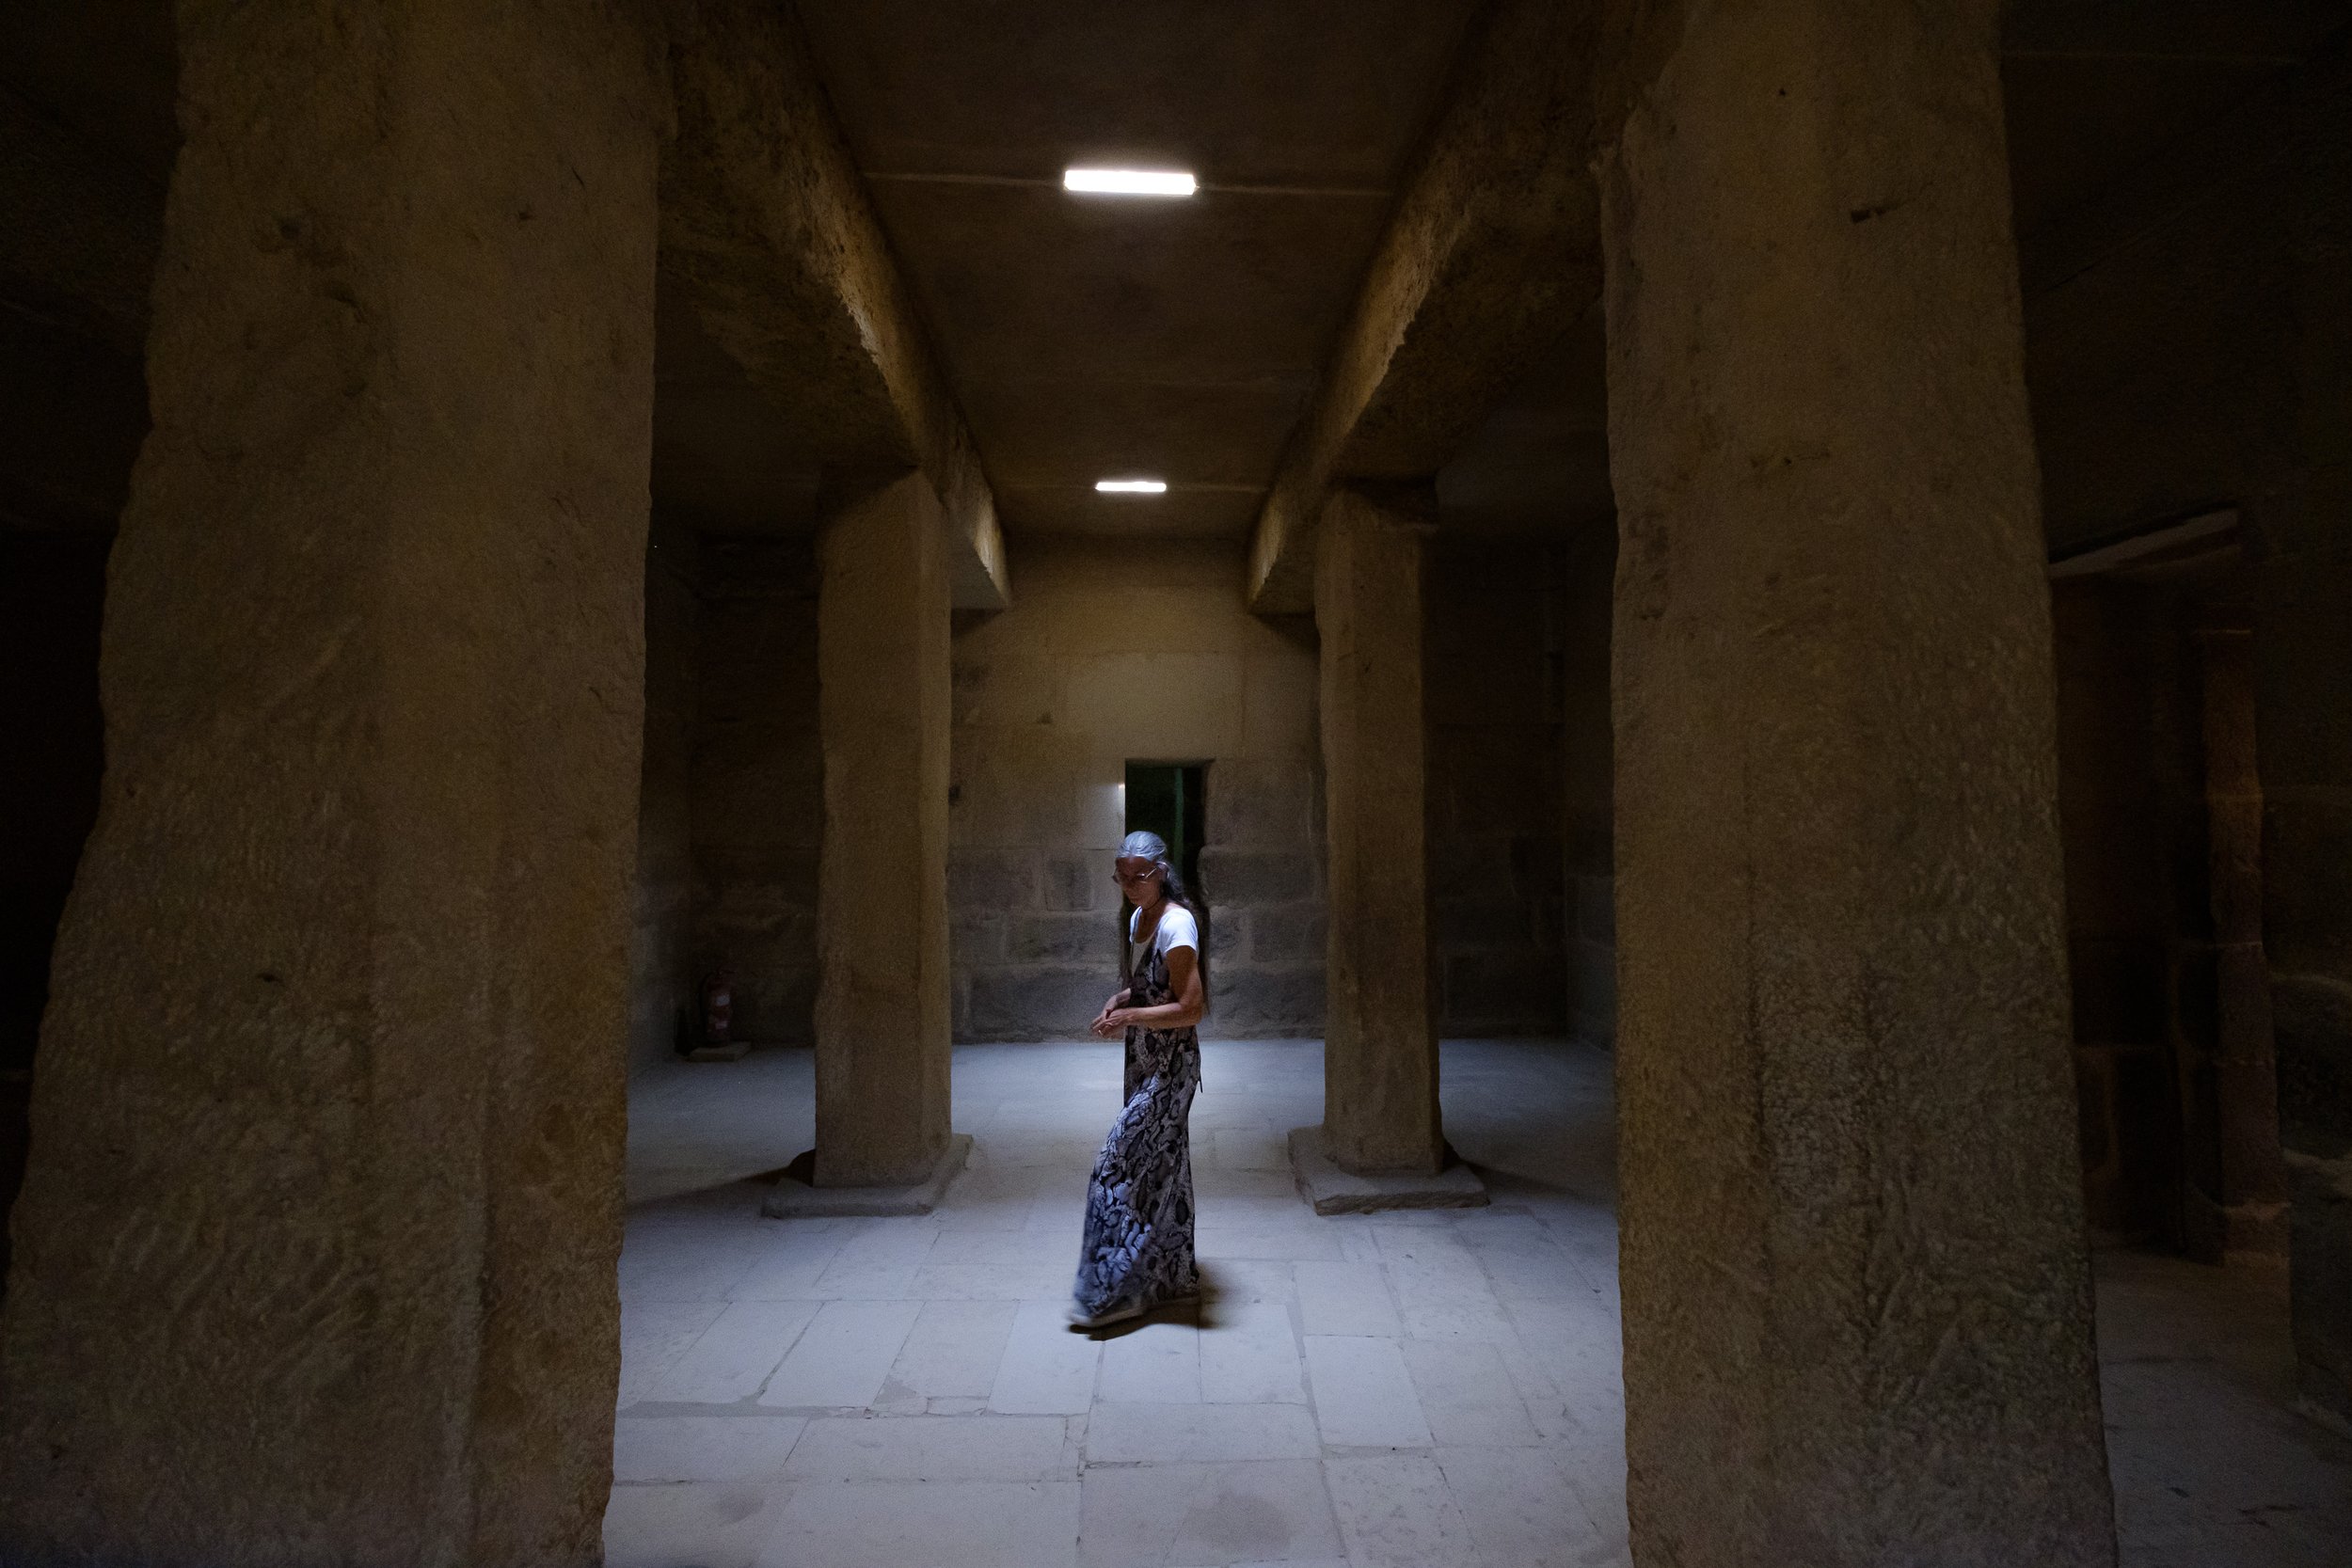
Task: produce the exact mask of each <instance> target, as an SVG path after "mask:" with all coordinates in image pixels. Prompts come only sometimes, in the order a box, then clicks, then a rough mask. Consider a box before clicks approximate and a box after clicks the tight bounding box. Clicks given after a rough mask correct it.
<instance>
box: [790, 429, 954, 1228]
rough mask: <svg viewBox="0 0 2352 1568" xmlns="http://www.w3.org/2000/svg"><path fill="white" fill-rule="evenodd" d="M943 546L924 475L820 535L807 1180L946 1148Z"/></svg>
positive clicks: (894, 1164)
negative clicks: (811, 1137) (814, 970)
mask: <svg viewBox="0 0 2352 1568" xmlns="http://www.w3.org/2000/svg"><path fill="white" fill-rule="evenodd" d="M945 558H946V526H945V523H944V520H943V519H942V517H941V515H940V508H939V499H938V497H937V496H935V495H933V494H932V492H931V487H930V481H929V480H927V479H925V478H924V477H923V476H922V475H921V474H909V475H907V476H905V477H904V478H901V479H899V480H897V481H895V482H894V483H890V484H888V485H885V486H884V487H882V489H880V490H878V491H875V492H874V493H872V494H871V495H868V496H866V497H865V498H863V499H859V500H857V501H855V502H853V503H851V504H850V505H849V506H848V507H846V508H845V509H844V510H843V511H842V512H841V513H840V514H839V515H836V516H834V518H832V519H831V520H830V521H829V522H828V523H827V524H826V527H825V531H824V534H823V536H822V538H821V539H820V540H819V541H818V572H819V574H820V579H821V580H820V585H819V588H818V610H817V659H818V671H819V680H818V686H819V691H818V726H819V730H820V733H821V735H822V736H823V742H824V801H825V805H824V847H823V851H822V855H821V859H820V861H819V864H818V891H817V930H818V939H817V949H818V989H817V1165H816V1172H815V1178H814V1184H815V1185H817V1186H819V1187H892V1186H904V1185H907V1184H909V1183H911V1182H915V1181H920V1180H923V1179H924V1178H926V1177H927V1176H929V1175H930V1173H931V1171H932V1170H933V1168H934V1167H935V1166H936V1165H937V1164H938V1162H939V1157H940V1155H941V1154H942V1153H944V1152H945V1151H946V1147H947V1135H948V1125H947V1124H948V1085H947V1059H948V1022H949V1020H948V996H949V989H948V976H947V743H948V649H947V638H948V616H949V609H948V603H947V567H946V559H945Z"/></svg>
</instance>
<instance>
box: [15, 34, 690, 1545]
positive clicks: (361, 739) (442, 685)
mask: <svg viewBox="0 0 2352 1568" xmlns="http://www.w3.org/2000/svg"><path fill="white" fill-rule="evenodd" d="M643 21H644V19H643V18H641V17H640V16H638V15H637V14H636V13H635V12H633V11H632V9H631V8H629V7H628V6H626V5H622V6H614V5H589V4H576V3H569V0H534V3H531V4H525V5H517V6H499V7H489V6H480V5H476V4H473V3H471V0H415V3H413V4H404V5H401V6H397V7H389V8H372V7H307V6H266V5H263V6H193V5H192V6H183V7H181V8H179V13H178V24H179V38H178V42H179V50H178V55H179V111H180V123H181V127H182V130H183V133H184V140H183V146H182V150H181V152H180V155H179V162H178V165H177V167H176V169H175V171H174V173H173V177H172V182H171V190H170V196H169V203H168V209H167V218H166V226H165V242H164V250H163V258H162V262H161V267H160V270H159V273H158V276H157V278H156V285H155V293H154V316H153V328H152V335H151V340H150V344H149V361H148V383H149V388H150V393H151V406H152V410H153V416H154V424H153V430H152V433H151V435H150V436H149V437H148V440H147V443H146V446H145V448H144V450H143V451H142V452H141V454H140V457H139V461H138V466H137V468H136V471H135V474H134V476H133V479H132V483H131V491H130V499H129V503H128V505H127V507H126V509H125V511H124V514H123V516H122V521H121V528H120V532H119V537H118V538H117V541H116V543H115V546H114V553H113V558H112V562H111V565H110V571H109V581H108V593H107V602H106V612H105V631H104V642H103V652H102V656H101V663H100V680H101V686H102V690H103V701H104V705H105V711H106V774H105V781H104V785H103V801H102V806H101V812H100V816H99V820H98V825H97V828H96V830H95V832H93V833H92V835H91V837H90V839H89V841H88V845H87V848H86V850H85V852H84V855H83V859H82V863H81V867H80V873H79V876H78V879H77V880H76V883H75V886H74V890H73V895H72V902H71V904H70V905H69V907H68V909H67V911H66V914H65V917H64V920H63V923H62V925H61V927H60V929H59V932H58V939H57V947H56V960H55V969H54V977H55V984H54V987H53V990H52V1002H51V1005H50V1008H49V1011H48V1015H47V1017H46V1020H45V1022H44V1030H43V1037H42V1041H41V1049H40V1065H39V1070H38V1073H37V1076H36V1082H35V1084H34V1087H33V1115H32V1127H33V1142H32V1157H31V1162H30V1168H29V1171H28V1174H27V1181H26V1184H25V1188H24V1196H23V1197H22V1198H21V1199H20V1201H19V1202H18V1204H17V1206H16V1210H15V1213H14V1216H13V1224H14V1227H15V1237H16V1242H17V1246H18V1251H17V1255H16V1259H15V1266H14V1269H13V1272H12V1274H11V1275H10V1279H9V1288H8V1300H7V1307H6V1316H5V1323H0V1560H7V1561H8V1562H63V1561H68V1560H71V1561H76V1562H80V1561H86V1560H87V1561H106V1562H125V1563H129V1562H141V1563H162V1562H175V1563H177V1562H186V1563H195V1562H221V1563H227V1562H236V1563H249V1564H292V1563H315V1562H324V1561H334V1562H340V1563H350V1564H383V1565H387V1568H390V1565H395V1564H398V1565H408V1564H417V1563H459V1562H481V1563H489V1562H497V1563H512V1564H550V1565H553V1564H577V1563H580V1562H589V1561H594V1560H596V1554H597V1551H598V1543H599V1531H600V1524H601V1519H602V1514H603V1511H604V1502H605V1496H606V1492H607V1489H608V1486H609V1483H610V1480H611V1474H612V1449H611V1444H612V1397H613V1389H614V1386H615V1381H616V1378H617V1375H618V1367H619V1304H618V1297H617V1291H616V1287H615V1281H614V1270H615V1264H616V1260H617V1258H618V1254H619V1250H620V1238H621V1212H622V1210H621V1192H622V1168H621V1166H622V1146H623V1133H624V1110H623V1087H624V1081H625V1073H626V1069H625V1061H624V1047H623V1041H624V1031H625V1027H626V1019H627V998H626V985H627V974H628V962H627V935H628V885H629V878H630V871H631V864H630V863H631V859H632V854H633V848H634V842H635V818H636V798H637V772H638V728H639V716H640V703H641V698H640V693H641V690H642V683H643V662H644V659H643V624H642V610H641V605H642V600H641V584H642V578H643V563H644V546H645V520H646V485H647V476H648V471H649V467H650V461H651V428H652V397H653V290H654V255H655V245H656V214H655V174H656V165H657V157H658V150H659V137H660V123H661V119H662V117H663V106H662V103H661V89H660V82H659V79H658V74H657V71H656V70H655V64H656V62H657V61H658V58H659V52H658V46H657V42H656V40H655V39H654V37H653V36H652V35H651V34H650V33H649V32H647V31H646V30H645V29H644V26H643V25H642V23H643Z"/></svg>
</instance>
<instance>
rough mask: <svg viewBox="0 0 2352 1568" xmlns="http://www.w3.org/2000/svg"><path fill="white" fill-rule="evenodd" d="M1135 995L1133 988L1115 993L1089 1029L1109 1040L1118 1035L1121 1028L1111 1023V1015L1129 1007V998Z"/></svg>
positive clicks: (1095, 1016) (1124, 988) (1123, 988)
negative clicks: (1124, 1007)
mask: <svg viewBox="0 0 2352 1568" xmlns="http://www.w3.org/2000/svg"><path fill="white" fill-rule="evenodd" d="M1133 995H1135V989H1134V988H1133V987H1122V988H1120V990H1117V991H1115V992H1113V993H1112V996H1111V999H1110V1000H1109V1001H1108V1002H1105V1003H1104V1004H1103V1010H1102V1011H1101V1012H1099V1013H1096V1014H1095V1015H1094V1022H1092V1023H1089V1024H1088V1025H1087V1027H1088V1028H1089V1029H1090V1030H1092V1031H1093V1032H1094V1033H1095V1034H1097V1035H1100V1036H1103V1037H1104V1038H1108V1037H1110V1036H1112V1035H1116V1034H1118V1033H1119V1026H1118V1025H1116V1024H1114V1023H1112V1022H1111V1014H1113V1013H1115V1012H1117V1011H1118V1010H1119V1009H1120V1008H1121V1007H1123V1006H1126V1005H1127V998H1129V997H1131V996H1133Z"/></svg>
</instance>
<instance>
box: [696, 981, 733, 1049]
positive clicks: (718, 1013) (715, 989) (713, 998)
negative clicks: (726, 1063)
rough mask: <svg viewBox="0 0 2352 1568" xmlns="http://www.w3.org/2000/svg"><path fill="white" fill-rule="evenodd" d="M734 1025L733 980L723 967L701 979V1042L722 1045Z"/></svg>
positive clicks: (729, 1035)
mask: <svg viewBox="0 0 2352 1568" xmlns="http://www.w3.org/2000/svg"><path fill="white" fill-rule="evenodd" d="M734 1027H735V980H734V977H733V976H732V975H730V974H727V972H726V971H725V970H723V969H719V970H713V971H712V972H711V973H710V974H708V975H707V976H706V977H705V978H704V980H703V1043H704V1044H705V1045H724V1044H726V1043H727V1042H728V1040H729V1039H731V1038H733V1033H732V1031H733V1029H734Z"/></svg>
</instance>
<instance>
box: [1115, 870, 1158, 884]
mask: <svg viewBox="0 0 2352 1568" xmlns="http://www.w3.org/2000/svg"><path fill="white" fill-rule="evenodd" d="M1159 874H1160V868H1159V867H1158V866H1156V865H1155V866H1153V867H1152V869H1151V870H1149V871H1139V872H1136V873H1134V874H1133V875H1130V874H1129V873H1127V872H1124V871H1113V872H1112V873H1111V880H1112V881H1114V882H1117V883H1118V884H1119V885H1120V887H1134V886H1136V884H1137V883H1140V882H1148V881H1150V880H1151V879H1152V878H1154V877H1156V876H1158V875H1159Z"/></svg>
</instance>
